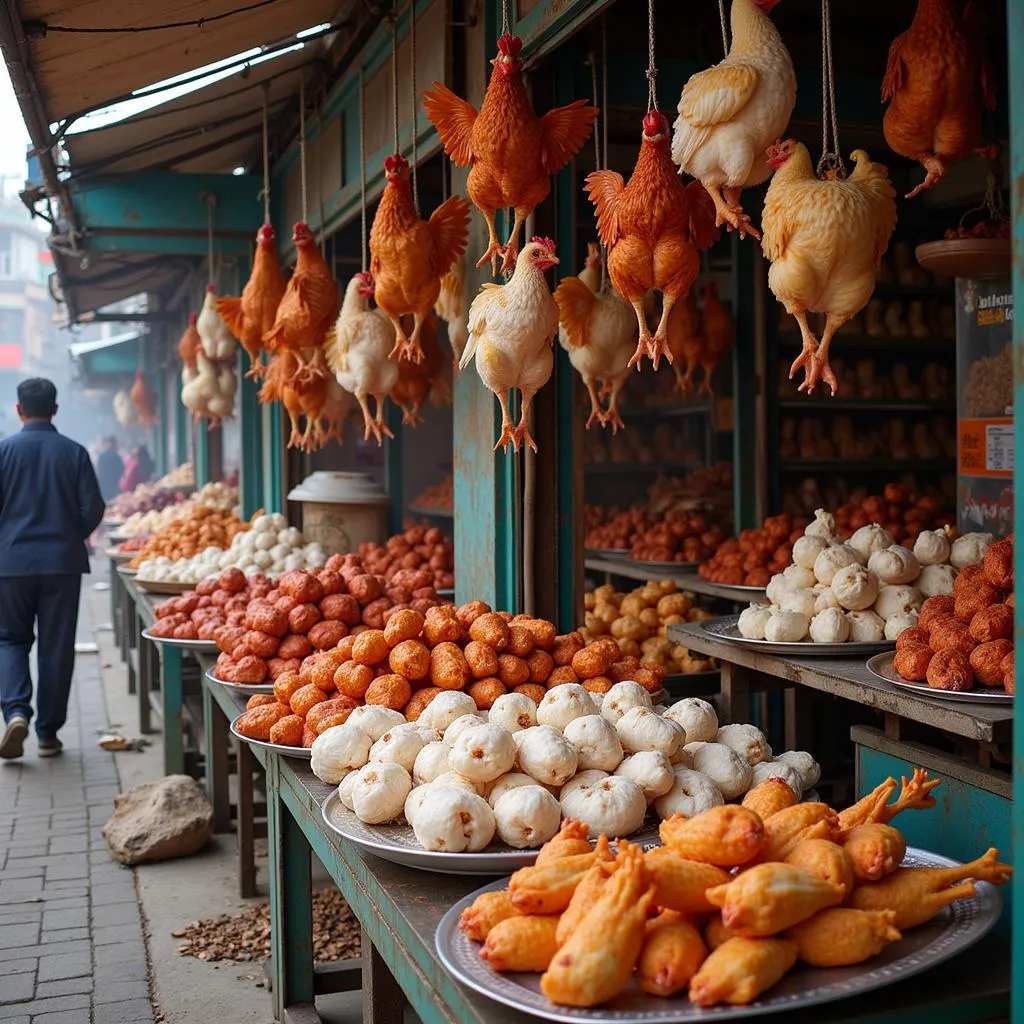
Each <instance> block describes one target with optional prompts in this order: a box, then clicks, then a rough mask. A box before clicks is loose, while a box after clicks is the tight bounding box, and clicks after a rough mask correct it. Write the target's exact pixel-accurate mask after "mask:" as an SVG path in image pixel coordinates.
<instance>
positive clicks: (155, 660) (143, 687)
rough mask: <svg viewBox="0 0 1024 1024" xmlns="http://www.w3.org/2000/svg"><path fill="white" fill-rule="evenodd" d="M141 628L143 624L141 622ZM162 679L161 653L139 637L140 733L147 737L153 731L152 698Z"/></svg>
mask: <svg viewBox="0 0 1024 1024" xmlns="http://www.w3.org/2000/svg"><path fill="white" fill-rule="evenodd" d="M140 626H141V622H140ZM159 677H160V652H159V651H158V650H157V646H156V644H155V643H153V642H152V641H151V640H146V639H145V637H142V636H140V637H139V678H138V693H139V731H140V732H141V733H142V734H143V735H146V733H150V732H152V731H153V725H152V710H153V706H152V697H151V694H152V692H153V690H154V689H155V686H154V683H155V681H156V680H157V679H159Z"/></svg>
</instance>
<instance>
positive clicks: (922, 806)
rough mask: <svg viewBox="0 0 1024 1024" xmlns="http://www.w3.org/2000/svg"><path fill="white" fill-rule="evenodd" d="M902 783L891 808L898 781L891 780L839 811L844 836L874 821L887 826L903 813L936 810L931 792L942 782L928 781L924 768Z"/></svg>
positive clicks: (902, 777)
mask: <svg viewBox="0 0 1024 1024" xmlns="http://www.w3.org/2000/svg"><path fill="white" fill-rule="evenodd" d="M900 783H901V787H900V795H899V797H898V798H897V799H896V800H895V801H893V803H891V804H890V803H889V797H891V796H892V795H893V793H895V792H896V780H895V779H894V778H892V777H891V776H890V777H889V778H888V779H886V780H885V782H883V783H881V784H880V785H878V786H876V787H875V789H873V790H872V791H871V792H870V793H868V795H867V796H866V797H864V798H863V799H861V800H858V801H857V803H855V804H854V805H853V806H852V807H847V808H846V810H845V811H840V813H839V827H840V829H841V830H842V831H843V832H844V833H845V832H848V831H849V830H850V829H852V828H855V827H856V826H857V825H867V824H868V823H869V822H872V821H878V822H881V823H882V824H883V825H885V824H888V823H889V822H890V821H892V819H893V818H895V817H896V815H897V814H900V813H901V812H903V811H924V810H928V809H929V808H931V807H934V806H935V797H934V796H932V790H933V789H935V787H936V786H939V785H941V784H942V779H929V778H928V772H927V771H925V769H924V768H915V769H914V774H913V775H912V776H911V777H910V779H909V780H908V779H907V777H906V776H905V775H901V776H900Z"/></svg>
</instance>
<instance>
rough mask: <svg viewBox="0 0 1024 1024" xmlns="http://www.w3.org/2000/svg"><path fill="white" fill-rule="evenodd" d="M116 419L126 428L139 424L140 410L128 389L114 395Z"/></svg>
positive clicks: (122, 389)
mask: <svg viewBox="0 0 1024 1024" xmlns="http://www.w3.org/2000/svg"><path fill="white" fill-rule="evenodd" d="M114 419H116V420H117V422H118V423H120V424H121V426H122V427H125V428H127V427H134V426H135V424H136V423H138V422H139V413H138V410H137V409H136V408H135V404H134V403H133V402H132V396H131V395H130V394H129V392H128V389H127V388H121V390H120V391H118V392H117V393H116V394H115V395H114Z"/></svg>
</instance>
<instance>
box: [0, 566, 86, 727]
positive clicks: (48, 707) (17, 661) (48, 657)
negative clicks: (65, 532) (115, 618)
mask: <svg viewBox="0 0 1024 1024" xmlns="http://www.w3.org/2000/svg"><path fill="white" fill-rule="evenodd" d="M81 589H82V577H81V576H80V575H77V574H76V575H73V576H54V575H45V576H42V575H41V576H0V704H2V707H3V713H4V717H5V718H6V719H7V721H10V720H11V717H12V716H13V715H22V716H23V717H24V718H25V719H26V720H27V721H28V720H31V718H32V676H31V674H30V673H29V651H30V650H31V649H32V643H33V640H34V639H35V628H36V623H37V622H38V624H39V636H40V638H41V639H40V642H39V647H38V650H37V653H36V658H37V662H38V666H39V673H38V676H39V690H38V693H37V694H36V707H37V709H38V711H39V714H38V716H37V718H36V735H37V736H38V737H39V738H40V739H41V740H53V739H56V738H57V731H58V730H59V729H60V728H61V727H62V726H63V725H64V721H65V719H66V718H67V709H68V696H69V694H70V693H71V676H72V674H73V672H74V668H75V631H76V628H77V625H78V599H79V594H80V593H81Z"/></svg>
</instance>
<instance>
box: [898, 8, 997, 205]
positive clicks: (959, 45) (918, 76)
mask: <svg viewBox="0 0 1024 1024" xmlns="http://www.w3.org/2000/svg"><path fill="white" fill-rule="evenodd" d="M887 101H890V102H889V109H888V110H886V112H885V119H884V120H883V122H882V127H883V130H884V132H885V141H886V142H887V143H888V144H889V147H890V149H892V150H893V152H895V153H899V154H900V155H901V156H905V157H908V158H909V159H911V160H916V161H917V162H918V163H920V164H922V165H923V167H924V169H925V171H927V175H926V176H925V179H924V181H922V182H921V184H920V185H918V186H917V188H915V189H914V190H913V191H911V192H909V193H908V194H907V198H908V199H911V198H913V197H914V196H916V195H917V194H918V193H919V192H923V191H924V190H925V189H929V188H931V187H932V186H933V185H935V184H936V183H937V182H939V181H941V180H942V178H943V176H944V175H945V173H946V168H947V167H948V166H949V165H950V164H952V163H956V161H958V160H962V159H963V158H964V157H965V156H967V155H968V154H969V153H970V152H971V151H972V150H973V149H976V148H977V146H978V143H979V141H980V139H981V108H982V104H983V103H984V105H985V106H986V107H988V108H989V109H990V110H992V109H993V108H994V107H995V105H996V94H995V87H994V85H993V81H992V75H991V72H990V70H989V66H988V61H987V59H986V56H985V41H984V37H983V36H982V34H981V32H980V31H979V30H978V26H977V23H976V12H975V9H974V4H973V0H968V2H967V5H966V6H965V7H964V9H963V15H961V14H960V13H959V11H958V9H957V4H956V3H954V0H918V4H917V13H916V14H915V15H914V20H913V22H912V23H911V25H910V28H908V29H907V31H906V32H904V33H903V35H901V36H897V37H896V39H895V40H893V44H892V46H890V47H889V63H888V64H887V66H886V69H885V78H884V79H883V80H882V102H883V103H885V102H887Z"/></svg>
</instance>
